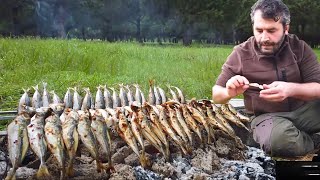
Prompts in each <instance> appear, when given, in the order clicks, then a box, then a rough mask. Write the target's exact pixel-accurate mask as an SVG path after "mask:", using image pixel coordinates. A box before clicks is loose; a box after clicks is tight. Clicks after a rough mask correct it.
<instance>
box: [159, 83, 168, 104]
mask: <svg viewBox="0 0 320 180" xmlns="http://www.w3.org/2000/svg"><path fill="white" fill-rule="evenodd" d="M157 88H158V92H159V94H160V97H161V103H165V102H167V97H166V93H165V92H164V90H163V89H162V88H160V87H159V86H158V87H157Z"/></svg>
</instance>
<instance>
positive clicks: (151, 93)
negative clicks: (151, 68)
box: [148, 80, 156, 105]
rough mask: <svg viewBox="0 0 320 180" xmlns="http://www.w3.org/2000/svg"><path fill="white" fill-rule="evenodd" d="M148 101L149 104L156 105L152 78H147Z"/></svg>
mask: <svg viewBox="0 0 320 180" xmlns="http://www.w3.org/2000/svg"><path fill="white" fill-rule="evenodd" d="M148 98H149V99H148V102H149V104H151V105H156V96H155V92H154V88H153V80H149V96H148Z"/></svg>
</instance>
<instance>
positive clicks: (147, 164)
mask: <svg viewBox="0 0 320 180" xmlns="http://www.w3.org/2000/svg"><path fill="white" fill-rule="evenodd" d="M139 160H140V164H141V166H142V167H144V168H149V167H150V161H149V159H148V158H147V156H146V155H145V154H142V155H141V156H140V157H139Z"/></svg>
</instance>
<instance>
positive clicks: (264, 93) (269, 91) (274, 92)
mask: <svg viewBox="0 0 320 180" xmlns="http://www.w3.org/2000/svg"><path fill="white" fill-rule="evenodd" d="M293 85H294V84H293V83H288V82H282V81H275V82H273V83H271V84H268V85H267V84H264V85H263V88H264V90H261V91H260V98H262V99H265V100H267V101H273V102H281V101H283V100H285V99H286V98H288V97H290V96H291V94H292V91H294V88H293Z"/></svg>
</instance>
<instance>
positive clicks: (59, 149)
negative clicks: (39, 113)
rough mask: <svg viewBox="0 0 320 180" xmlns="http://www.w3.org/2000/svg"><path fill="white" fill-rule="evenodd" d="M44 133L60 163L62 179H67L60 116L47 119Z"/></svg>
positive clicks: (53, 115)
mask: <svg viewBox="0 0 320 180" xmlns="http://www.w3.org/2000/svg"><path fill="white" fill-rule="evenodd" d="M45 122H46V123H45V126H44V132H45V137H46V142H47V144H48V148H49V150H50V152H51V154H53V156H54V157H55V159H56V160H57V162H58V165H59V168H60V179H65V177H66V169H65V167H66V164H65V161H66V157H65V146H64V143H63V138H62V126H61V122H60V118H59V116H58V115H56V114H54V113H52V114H51V115H50V116H49V117H47V118H46V119H45Z"/></svg>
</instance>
